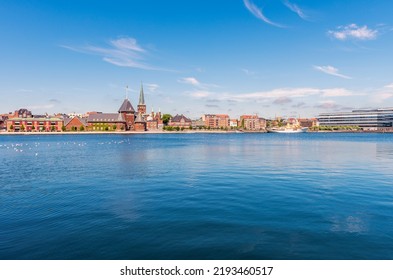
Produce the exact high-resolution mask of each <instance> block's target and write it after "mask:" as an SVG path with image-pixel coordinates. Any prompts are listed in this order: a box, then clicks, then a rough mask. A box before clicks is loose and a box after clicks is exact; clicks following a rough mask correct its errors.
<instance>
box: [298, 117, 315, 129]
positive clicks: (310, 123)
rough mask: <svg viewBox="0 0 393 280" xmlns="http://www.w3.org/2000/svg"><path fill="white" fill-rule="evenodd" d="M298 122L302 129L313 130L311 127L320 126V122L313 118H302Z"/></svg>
mask: <svg viewBox="0 0 393 280" xmlns="http://www.w3.org/2000/svg"><path fill="white" fill-rule="evenodd" d="M298 122H299V125H300V126H301V127H308V128H311V127H316V126H319V121H318V119H316V118H311V119H301V118H299V119H298Z"/></svg>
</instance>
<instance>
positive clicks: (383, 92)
mask: <svg viewBox="0 0 393 280" xmlns="http://www.w3.org/2000/svg"><path fill="white" fill-rule="evenodd" d="M391 98H393V83H392V84H389V85H386V86H384V87H383V88H382V89H380V90H378V91H377V92H376V94H374V95H373V97H372V101H373V102H375V103H383V102H386V101H387V100H388V99H391Z"/></svg>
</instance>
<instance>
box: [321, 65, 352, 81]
mask: <svg viewBox="0 0 393 280" xmlns="http://www.w3.org/2000/svg"><path fill="white" fill-rule="evenodd" d="M314 69H315V70H318V71H321V72H323V73H325V74H328V75H332V76H336V77H340V78H343V79H352V78H351V77H349V76H346V75H343V74H340V73H338V69H337V68H335V67H333V66H330V65H327V66H314Z"/></svg>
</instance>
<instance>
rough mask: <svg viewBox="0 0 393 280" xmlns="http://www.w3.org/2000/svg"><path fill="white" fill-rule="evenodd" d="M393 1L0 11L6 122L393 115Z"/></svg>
mask: <svg viewBox="0 0 393 280" xmlns="http://www.w3.org/2000/svg"><path fill="white" fill-rule="evenodd" d="M392 11H393V1H388V0H385V1H382V0H381V1H365V0H346V1H340V0H329V1H317V0H296V1H295V0H283V1H282V0H230V1H228V0H227V1H225V0H209V1H203V0H188V1H179V0H177V1H175V0H168V1H158V0H134V1H132V0H129V1H92V0H91V1H83V0H81V1H75V0H68V1H44V0H40V1H34V0H29V1H23V0H20V1H7V0H2V1H0V38H1V41H0V97H1V100H0V112H1V113H6V112H9V111H14V110H16V109H18V108H22V107H26V108H28V109H30V110H32V111H33V113H36V114H38V113H45V112H48V113H55V112H63V113H71V112H77V113H83V112H86V111H94V110H96V111H103V112H115V111H117V109H118V107H119V106H120V105H121V102H122V100H123V99H124V97H125V87H126V86H127V85H128V87H129V89H130V91H129V97H130V100H131V102H132V103H133V104H134V105H136V103H137V98H138V94H139V87H140V83H141V81H143V84H144V89H145V100H146V103H147V106H148V110H149V111H150V110H151V109H152V107H153V108H154V110H155V111H157V110H158V108H160V109H161V111H162V112H163V113H171V114H176V113H179V114H180V113H183V114H185V115H187V116H189V117H193V118H195V117H199V116H201V115H202V114H204V113H228V114H229V115H230V116H231V117H238V116H239V115H242V114H253V113H258V114H259V115H260V116H262V117H268V118H270V117H274V116H284V117H289V116H300V117H314V116H317V115H318V114H319V113H321V112H330V111H348V110H351V109H352V108H370V107H371V108H374V107H393V76H392V75H391V73H393V55H392V50H393V18H392V16H391V13H392Z"/></svg>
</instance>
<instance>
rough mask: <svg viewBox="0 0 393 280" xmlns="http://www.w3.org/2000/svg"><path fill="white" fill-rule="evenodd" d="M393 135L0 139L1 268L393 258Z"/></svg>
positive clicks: (219, 135)
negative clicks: (17, 263) (49, 262)
mask: <svg viewBox="0 0 393 280" xmlns="http://www.w3.org/2000/svg"><path fill="white" fill-rule="evenodd" d="M392 140H393V135H377V134H301V135H279V134H192V135H191V134H165V135H62V136H29V137H23V136H7V137H5V136H2V137H0V165H1V166H2V172H0V258H1V259H392V258H393V253H392V252H393V222H392V220H391V213H392V212H393V211H392V210H393V209H392V208H393V205H392V203H391V202H392V201H393V186H392V184H391V182H392V179H393V175H392V172H391V169H392V166H393V141H392Z"/></svg>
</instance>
